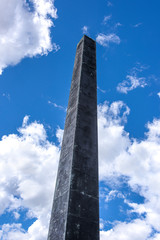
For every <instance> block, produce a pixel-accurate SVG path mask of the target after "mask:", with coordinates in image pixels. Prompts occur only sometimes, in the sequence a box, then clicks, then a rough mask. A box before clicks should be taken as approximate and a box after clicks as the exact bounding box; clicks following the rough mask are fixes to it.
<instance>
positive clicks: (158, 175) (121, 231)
mask: <svg viewBox="0 0 160 240" xmlns="http://www.w3.org/2000/svg"><path fill="white" fill-rule="evenodd" d="M129 112H130V110H129V108H128V107H127V106H126V104H124V103H123V102H122V101H118V102H113V103H112V104H110V105H109V104H108V103H107V102H105V103H104V104H101V105H100V106H99V107H98V141H99V161H100V163H99V171H100V181H103V183H105V182H106V183H108V182H109V181H110V182H111V181H112V182H113V181H115V182H116V179H117V177H119V176H126V177H127V178H126V179H127V180H126V181H127V183H128V185H129V186H130V188H131V189H132V191H135V192H136V193H138V194H140V195H141V196H142V197H144V199H145V201H144V202H143V203H140V204H138V203H134V202H130V201H129V200H127V199H125V196H123V195H122V194H120V193H119V192H118V191H117V190H116V189H115V188H114V190H111V191H110V192H109V195H108V199H107V198H105V200H106V201H110V200H112V199H113V198H116V197H118V198H119V197H120V198H123V199H124V201H125V203H126V204H128V206H130V208H131V212H135V213H137V214H138V215H139V219H138V217H137V219H135V220H132V221H130V222H115V223H114V224H113V227H112V228H111V229H110V230H108V231H105V228H104V225H105V223H104V221H103V220H101V223H102V224H101V228H103V231H101V240H106V239H111V240H116V239H122V240H139V239H141V240H146V239H149V240H158V239H159V233H158V232H160V206H159V202H160V191H159V186H160V164H159V157H160V130H159V129H160V119H154V120H153V122H151V123H148V124H147V125H146V127H147V132H146V134H145V138H144V139H141V140H138V139H130V137H129V133H127V132H126V131H125V130H124V123H125V122H126V121H127V116H128V114H129ZM28 120H29V119H28V117H25V118H24V121H23V126H22V127H21V128H19V130H18V132H19V133H18V134H10V135H8V136H3V138H2V140H1V141H0V159H1V161H0V176H1V179H0V188H1V191H0V195H1V197H0V209H1V214H2V213H4V212H5V211H10V212H13V214H15V212H16V213H18V214H21V212H20V211H19V210H20V209H21V208H25V209H28V213H27V217H30V218H32V217H36V218H37V220H36V221H35V222H34V223H33V224H32V225H31V226H30V227H29V229H28V231H24V229H23V226H22V225H20V224H14V223H13V224H11V225H9V224H4V225H3V226H2V230H1V231H0V237H1V238H2V239H7V240H12V239H26V240H44V239H46V236H47V232H48V221H49V218H50V210H51V204H52V198H53V191H54V182H55V176H56V171H57V164H58V159H59V151H60V150H59V147H57V146H55V145H54V144H53V143H50V142H49V141H48V140H47V135H46V131H45V129H44V126H43V125H42V124H40V123H37V122H33V123H30V124H29V123H28ZM62 135H63V131H62V130H58V131H57V137H58V139H59V141H61V139H62ZM116 184H118V181H117V183H116ZM107 191H108V190H107ZM142 214H143V215H142ZM17 217H18V215H17ZM152 229H153V230H154V231H155V232H152ZM156 231H157V232H156ZM151 232H152V235H151V236H150V234H151Z"/></svg>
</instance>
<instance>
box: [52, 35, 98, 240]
mask: <svg viewBox="0 0 160 240" xmlns="http://www.w3.org/2000/svg"><path fill="white" fill-rule="evenodd" d="M48 240H99V192H98V143H97V80H96V43H95V41H94V40H92V39H91V38H89V37H87V36H85V35H84V36H83V38H82V39H81V41H80V42H79V43H78V45H77V51H76V57H75V63H74V70H73V77H72V84H71V90H70V96H69V103H68V109H67V116H66V122H65V129H64V136H63V142H62V149H61V155H60V161H59V168H58V174H57V182H56V188H55V195H54V200H53V208H52V213H51V220H50V226H49V233H48Z"/></svg>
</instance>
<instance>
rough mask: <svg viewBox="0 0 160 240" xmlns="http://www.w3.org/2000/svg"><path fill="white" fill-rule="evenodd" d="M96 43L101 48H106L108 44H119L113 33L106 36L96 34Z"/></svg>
mask: <svg viewBox="0 0 160 240" xmlns="http://www.w3.org/2000/svg"><path fill="white" fill-rule="evenodd" d="M96 41H97V43H99V44H100V45H102V46H103V47H108V46H109V44H110V43H115V44H120V42H121V40H120V38H119V36H117V35H116V34H115V33H111V34H108V35H105V34H103V33H100V34H98V36H97V38H96Z"/></svg>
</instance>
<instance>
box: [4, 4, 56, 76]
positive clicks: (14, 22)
mask: <svg viewBox="0 0 160 240" xmlns="http://www.w3.org/2000/svg"><path fill="white" fill-rule="evenodd" d="M53 3H54V1H52V0H5V1H0V74H1V73H2V71H3V69H4V68H6V67H7V66H9V65H15V64H17V63H18V62H20V60H21V59H23V58H24V57H34V56H36V55H37V54H40V55H43V54H47V53H48V52H49V51H52V50H55V51H57V50H58V49H59V47H58V46H57V45H56V44H55V43H53V44H52V42H51V36H50V28H51V26H53V22H52V19H53V18H57V10H56V8H55V7H54V4H53Z"/></svg>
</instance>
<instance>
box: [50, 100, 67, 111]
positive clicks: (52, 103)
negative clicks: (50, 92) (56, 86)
mask: <svg viewBox="0 0 160 240" xmlns="http://www.w3.org/2000/svg"><path fill="white" fill-rule="evenodd" d="M48 104H50V105H52V106H54V107H55V108H59V109H60V110H63V111H65V112H66V111H67V109H66V108H65V107H63V106H61V105H58V104H57V103H54V102H51V101H48Z"/></svg>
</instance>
